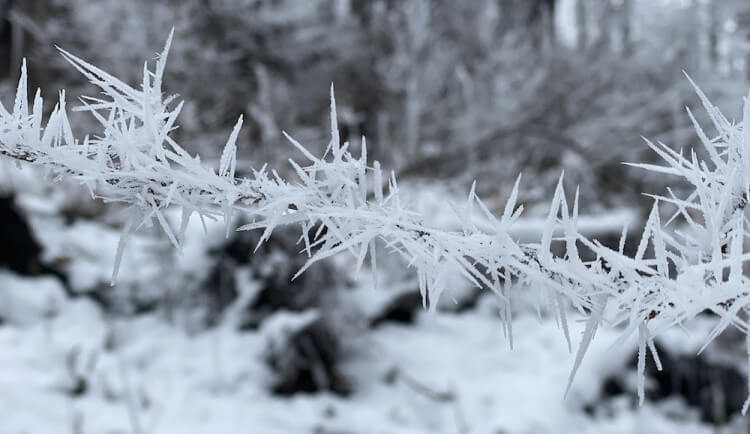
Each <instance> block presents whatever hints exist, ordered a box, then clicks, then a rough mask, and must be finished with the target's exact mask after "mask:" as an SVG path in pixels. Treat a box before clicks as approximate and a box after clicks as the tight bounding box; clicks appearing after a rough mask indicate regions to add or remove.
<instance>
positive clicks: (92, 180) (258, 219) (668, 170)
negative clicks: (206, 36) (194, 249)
mask: <svg viewBox="0 0 750 434" xmlns="http://www.w3.org/2000/svg"><path fill="white" fill-rule="evenodd" d="M171 41H172V36H171V35H170V37H169V39H168V40H167V44H166V47H165V48H164V50H163V52H162V53H161V54H160V56H159V58H158V60H157V62H156V65H155V67H154V69H153V70H150V69H149V68H148V67H147V65H144V69H143V80H142V82H141V84H140V87H139V88H133V87H131V86H129V85H127V84H125V83H123V82H122V81H120V80H118V79H117V78H116V77H114V76H112V75H110V74H108V73H106V72H104V71H102V70H101V69H99V68H97V67H95V66H93V65H91V64H89V63H87V62H85V61H83V60H81V59H79V58H77V57H75V56H74V55H72V54H70V53H68V52H67V51H64V50H60V51H61V53H62V55H63V57H64V58H65V59H66V60H67V61H68V62H70V64H71V65H72V66H73V67H74V68H76V69H77V70H78V71H80V72H81V73H82V74H83V75H84V76H85V77H86V78H87V79H88V80H89V81H91V83H93V84H94V85H96V86H98V87H99V88H100V89H101V91H102V94H103V96H99V97H82V98H81V101H82V103H83V105H82V107H80V108H77V110H81V111H86V112H88V113H89V114H91V115H92V116H93V117H94V118H95V119H96V120H97V121H98V123H99V126H100V130H99V131H96V132H94V133H92V134H90V135H87V136H86V137H84V138H83V139H82V140H81V139H77V138H75V137H74V136H73V133H72V129H71V127H70V123H69V121H68V117H67V112H66V104H65V95H64V93H63V94H61V95H60V98H59V102H58V104H57V105H56V106H55V108H54V110H53V111H52V113H51V114H50V116H49V119H48V120H47V122H46V124H44V122H43V119H42V97H41V95H40V93H39V91H37V92H36V94H35V96H34V98H33V102H32V103H31V104H29V101H28V95H27V83H26V77H27V73H26V66H25V63H24V65H23V67H22V69H21V78H20V80H19V84H18V90H17V93H16V98H15V101H14V104H13V107H12V110H10V111H8V110H6V109H5V108H4V107H3V106H2V105H0V154H2V155H5V156H7V157H10V158H13V159H16V160H18V161H23V162H27V163H30V164H35V165H39V166H42V167H44V168H45V169H46V170H48V171H49V172H50V173H51V175H53V177H54V179H59V178H62V177H66V178H71V179H74V180H77V181H78V182H80V183H81V184H83V185H84V186H86V187H87V188H88V190H89V191H90V193H91V196H92V198H99V199H102V200H104V201H105V202H119V203H122V204H125V205H126V206H127V209H128V214H127V215H128V218H127V221H126V224H125V226H124V229H123V234H122V239H121V242H120V245H119V247H118V249H117V259H116V262H115V264H116V265H115V268H114V271H113V282H114V280H115V278H116V276H117V271H118V268H119V264H120V258H121V257H122V253H123V251H124V249H125V247H126V244H127V240H128V237H129V236H130V235H131V234H132V233H133V232H135V231H137V230H138V229H140V228H141V227H142V226H144V225H147V226H148V225H151V224H153V223H154V221H155V222H156V223H157V224H158V225H159V226H160V227H161V228H162V230H163V231H164V232H165V234H166V236H167V237H168V238H169V239H170V241H171V242H172V243H173V244H174V246H175V247H176V248H180V246H181V243H182V240H183V238H184V235H185V230H186V227H187V223H188V221H189V219H190V217H191V216H192V215H193V214H198V216H199V217H200V218H218V217H223V218H224V220H225V222H226V225H227V234H228V233H229V229H230V222H231V221H232V215H233V214H234V213H235V212H238V213H243V214H245V215H246V216H247V217H248V218H249V219H250V221H252V222H253V223H251V224H249V225H246V226H243V227H241V228H239V230H250V229H261V230H263V235H262V237H261V242H262V241H265V240H267V239H268V237H269V236H270V235H271V233H272V231H273V230H274V229H275V228H276V227H277V226H279V225H289V224H296V225H298V226H299V227H300V229H301V236H300V242H301V243H302V244H303V246H304V251H305V253H306V255H307V256H308V258H309V259H308V262H307V263H306V264H305V265H304V266H303V267H302V269H300V270H299V273H302V272H303V271H304V270H306V269H307V268H308V267H309V266H311V265H312V264H314V263H315V262H317V261H320V260H322V259H325V258H327V257H329V256H332V255H335V254H337V253H340V252H349V253H350V254H351V255H352V256H353V257H354V258H356V264H357V265H356V267H357V270H359V269H360V268H361V267H362V265H363V264H364V261H365V259H366V257H367V256H368V254H369V256H370V261H371V264H372V268H373V269H374V268H375V264H376V261H375V257H374V252H375V243H381V244H384V245H385V246H386V248H387V249H388V250H389V251H390V252H392V253H394V254H398V255H401V256H402V257H403V258H404V259H405V261H406V262H407V264H408V265H409V266H410V267H413V268H414V270H415V271H416V273H417V276H418V280H419V288H420V291H421V293H422V296H423V300H424V304H425V307H428V308H429V309H435V307H436V305H437V303H436V301H437V299H438V298H439V297H440V294H441V292H442V291H443V290H444V289H445V286H446V285H447V282H448V277H449V274H448V273H450V272H451V271H448V270H459V271H460V273H461V274H462V275H463V276H464V277H465V278H466V279H468V280H469V281H470V282H471V283H472V284H474V285H476V286H478V287H483V288H486V289H489V290H491V291H493V292H494V293H495V294H496V295H497V297H498V299H499V300H500V302H501V303H502V304H503V306H501V312H502V314H503V321H504V322H505V329H506V331H507V332H508V334H509V335H511V330H512V328H511V322H512V319H511V315H510V312H511V309H510V300H511V297H510V291H509V289H510V288H511V287H512V288H524V287H528V286H533V287H535V288H540V289H541V291H542V295H543V296H542V297H541V299H540V300H541V301H540V302H546V304H545V306H543V307H546V308H547V309H549V310H550V311H551V312H552V313H554V314H555V315H556V316H557V317H558V319H559V323H560V324H561V326H562V328H563V332H564V336H565V338H566V339H567V340H568V344H569V345H570V333H569V331H568V326H567V324H568V322H567V319H566V311H567V309H568V308H569V307H570V306H573V307H574V308H575V309H577V310H578V311H579V312H580V313H581V314H583V315H585V316H587V317H588V323H587V325H586V329H585V331H584V334H583V337H582V340H581V343H580V345H579V349H578V354H577V356H576V359H575V364H574V366H573V369H572V371H571V378H570V383H572V380H573V376H574V374H575V372H576V371H577V370H578V368H579V366H580V363H581V361H582V359H583V355H584V353H585V352H586V349H587V348H588V347H589V344H590V342H591V340H592V339H593V337H594V335H595V332H596V330H597V328H598V327H599V326H600V325H601V324H602V323H607V324H610V325H622V326H623V329H624V332H623V335H622V339H625V338H627V337H628V336H631V335H632V334H637V336H638V348H639V355H638V371H639V375H640V377H641V382H640V386H639V395H640V399H641V401H643V397H644V390H643V389H644V388H643V376H644V375H645V368H644V367H645V361H646V360H645V359H646V352H647V351H649V350H650V351H651V352H652V355H653V356H654V359H655V361H656V363H657V367H659V363H658V356H657V354H656V352H655V350H654V348H655V347H654V345H653V340H654V337H655V336H657V335H658V334H659V333H660V332H662V331H663V330H665V329H666V328H669V327H671V326H674V325H676V324H680V323H683V322H685V321H687V320H690V319H691V318H693V317H695V316H696V315H698V314H699V313H701V312H703V311H705V310H709V311H711V312H714V313H715V314H716V324H715V327H714V329H713V331H712V333H711V334H710V335H709V336H708V338H707V340H706V344H708V343H709V342H710V341H711V340H712V339H713V338H715V337H716V336H718V335H719V334H720V333H721V332H722V331H723V330H724V329H726V328H727V327H729V326H730V325H731V326H734V327H736V328H738V329H739V330H741V331H742V332H743V333H746V334H747V331H748V320H747V315H746V313H745V312H746V311H747V309H748V308H750V292H748V290H746V289H745V288H748V287H750V285H749V284H750V282H748V278H747V277H746V276H745V275H744V273H743V266H744V265H745V263H746V262H747V261H748V259H750V252H745V248H744V243H743V240H744V238H745V237H746V236H748V235H750V234H749V233H748V228H747V225H746V223H747V220H746V217H745V208H746V205H747V202H748V199H749V198H750V103H749V102H748V99H747V98H746V99H745V109H744V118H743V121H742V122H740V123H738V124H733V123H730V122H729V121H727V119H726V118H725V117H724V116H723V115H722V114H721V113H720V112H719V111H718V109H716V108H715V107H714V106H713V105H711V103H710V102H709V101H708V99H707V98H706V97H705V95H703V93H702V92H701V91H700V89H698V87H697V86H696V87H695V89H696V92H698V95H699V96H700V98H701V100H702V101H703V105H704V107H705V109H706V110H707V111H708V113H709V115H710V117H711V120H712V122H713V126H714V128H715V129H716V130H717V131H718V135H717V136H716V137H715V138H709V136H708V135H707V134H706V133H705V132H704V131H703V129H702V128H701V126H700V125H699V124H698V123H697V122H696V121H695V119H694V118H693V117H692V114H691V113H689V112H688V115H689V116H690V117H691V119H693V121H694V124H695V128H696V131H697V132H698V136H699V138H700V140H701V146H702V149H703V151H704V152H705V154H706V155H707V156H708V159H707V160H703V159H702V157H699V155H698V153H697V152H696V151H694V150H691V151H690V152H689V154H688V155H685V154H684V153H682V152H679V153H678V152H675V151H673V150H672V149H671V148H669V147H668V146H666V145H664V144H662V143H658V144H654V143H651V142H649V141H647V144H648V146H649V147H651V148H652V149H653V150H654V152H656V153H657V154H658V155H659V156H660V157H661V158H662V160H663V161H664V163H665V165H664V166H658V165H651V164H632V166H634V167H638V168H641V169H646V170H650V171H655V172H658V173H663V174H665V175H672V176H677V177H680V178H682V179H683V181H686V182H687V183H688V184H690V185H691V186H692V188H693V191H692V193H691V194H689V195H688V196H687V197H686V198H684V199H683V198H679V197H677V196H676V195H675V194H673V193H672V191H671V190H669V191H668V193H669V194H668V195H667V196H659V197H656V202H655V204H654V207H653V210H652V212H651V214H650V216H649V218H648V220H647V222H646V225H645V227H644V229H643V235H642V237H641V240H640V244H639V245H638V249H637V251H636V254H635V256H634V257H629V256H627V255H625V254H624V253H623V246H624V244H625V233H626V231H623V235H622V239H621V241H620V247H619V249H618V250H612V249H609V248H607V247H604V246H602V245H601V244H599V243H598V242H597V241H596V240H589V239H587V238H586V237H584V236H583V235H581V234H580V233H579V232H578V230H577V220H578V192H577V191H576V194H575V196H574V199H573V202H572V204H569V203H568V199H567V197H566V194H565V191H564V189H563V183H562V177H561V178H560V182H559V183H558V185H557V188H556V189H555V193H554V196H553V199H552V202H551V206H550V211H549V214H548V217H547V220H546V225H545V228H544V231H543V233H542V237H541V240H540V242H538V243H520V242H518V241H516V240H514V239H512V238H511V236H510V235H509V229H510V228H511V227H512V225H513V224H514V223H515V222H516V221H517V220H518V219H519V217H520V215H521V212H522V210H523V207H522V206H519V205H517V203H516V202H517V198H518V190H519V183H520V177H519V178H518V180H516V183H515V185H514V187H513V190H512V192H511V195H510V197H509V198H508V201H507V203H506V205H505V209H504V211H503V213H502V215H501V216H499V217H497V216H495V215H493V214H492V213H491V212H490V211H489V209H488V208H487V207H486V206H485V204H484V203H483V202H482V201H481V200H480V199H479V197H477V195H476V193H475V189H474V187H472V189H471V191H470V192H469V195H468V197H467V200H466V203H465V206H463V207H459V208H457V212H458V213H459V214H460V217H461V221H462V222H463V225H464V226H463V229H462V230H461V231H458V232H451V231H444V230H440V229H436V228H431V227H428V226H426V225H425V224H424V223H423V219H422V218H421V216H420V215H418V214H416V213H414V212H413V211H410V210H409V209H408V208H406V207H404V206H403V204H402V201H401V200H400V196H399V189H398V184H397V182H396V179H395V176H394V175H393V174H392V173H391V174H390V176H387V175H384V174H383V171H382V170H381V168H380V165H379V164H378V163H377V162H374V163H373V164H372V165H369V163H368V160H367V145H366V142H364V141H363V144H362V152H361V155H359V156H358V157H355V156H353V155H352V154H351V153H350V152H349V144H348V143H341V141H340V138H339V132H338V125H337V121H336V103H335V99H334V96H333V88H331V141H330V142H329V144H328V146H327V149H326V152H325V153H324V156H323V157H317V156H315V155H313V154H312V153H310V152H309V151H308V150H307V149H306V148H305V147H304V146H303V145H302V144H300V143H298V142H297V141H295V140H294V139H293V138H292V137H290V136H289V135H286V134H285V135H286V137H287V138H288V139H289V141H290V142H291V143H292V145H293V146H294V147H295V148H296V149H297V150H298V151H299V152H301V153H302V155H303V156H304V157H305V162H299V161H296V160H293V159H290V160H289V163H290V164H291V166H292V167H293V168H294V170H295V172H296V174H297V177H298V179H297V180H296V181H295V182H290V181H287V180H285V179H283V178H281V176H279V175H278V173H276V171H273V170H272V171H270V172H269V171H268V170H267V169H266V167H265V166H264V167H263V168H261V169H258V170H256V171H254V173H253V174H252V176H250V177H249V178H248V177H243V178H237V177H236V176H235V168H236V150H237V147H236V141H237V138H238V135H239V132H240V128H241V126H242V118H240V119H239V120H238V122H237V124H236V125H235V127H234V129H233V130H232V132H231V133H230V135H229V138H228V140H227V142H226V144H225V145H224V151H223V153H222V156H221V160H220V164H219V168H218V171H217V170H214V169H212V168H208V167H206V166H205V165H203V164H202V163H201V161H200V158H199V157H198V156H192V155H190V154H189V153H188V152H187V151H185V150H184V149H183V148H182V147H181V146H180V145H179V144H178V143H177V142H176V141H175V140H174V139H173V138H172V137H171V135H170V134H171V132H172V131H173V130H174V129H175V128H177V123H176V121H177V117H178V115H179V113H180V109H181V108H182V103H177V102H176V101H175V98H174V97H165V95H164V94H163V92H162V79H163V75H164V70H165V64H166V60H167V55H168V53H169V46H170V44H171ZM746 132H748V133H747V134H746ZM701 155H703V154H701ZM384 179H386V180H387V187H386V188H385V190H386V191H383V180H384ZM659 201H662V202H668V203H670V204H672V205H674V206H675V207H676V208H677V212H676V213H675V214H674V215H673V216H672V217H671V218H670V219H669V221H668V222H667V223H666V224H664V225H663V224H662V222H661V217H660V214H659V209H658V202H659ZM170 206H177V207H180V208H181V209H182V222H181V224H180V229H179V231H178V232H177V233H173V231H172V229H171V227H170V225H169V224H168V222H167V218H166V216H165V215H164V211H165V210H166V209H167V208H168V207H170ZM475 211H476V212H479V214H480V215H481V218H482V219H483V221H484V222H485V223H486V222H489V224H483V225H482V226H481V228H480V226H478V225H476V224H475V223H474V222H473V221H472V214H473V212H475ZM696 214H698V215H700V216H701V218H700V219H695V218H694V215H696ZM675 219H679V220H680V221H681V222H683V223H684V225H685V227H687V228H688V229H689V230H684V231H680V230H675V231H667V230H666V229H665V227H666V225H668V224H670V222H672V221H673V220H675ZM553 240H560V241H563V242H564V243H565V245H566V255H565V257H562V258H561V257H555V256H553V254H552V252H551V249H550V246H551V244H552V242H553ZM577 243H581V244H582V245H584V246H585V247H586V248H588V249H590V250H591V251H593V252H594V253H595V255H596V258H595V259H594V260H593V261H583V260H582V259H581V258H580V256H579V253H578V245H577ZM649 246H650V247H652V250H653V252H654V257H653V258H650V257H649V258H647V257H645V253H646V251H647V250H648V248H649ZM670 269H671V270H675V273H673V274H672V275H670ZM299 273H298V274H299ZM509 339H512V335H511V336H509ZM511 342H512V340H511ZM748 348H750V339H749V340H748ZM570 383H569V386H568V387H570ZM748 404H750V402H748V403H746V405H745V407H744V409H743V412H746V411H747V407H748Z"/></svg>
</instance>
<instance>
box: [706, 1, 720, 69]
mask: <svg viewBox="0 0 750 434" xmlns="http://www.w3.org/2000/svg"><path fill="white" fill-rule="evenodd" d="M705 7H706V9H708V60H709V66H710V68H711V69H715V68H717V67H718V66H719V61H720V60H719V31H720V30H719V28H720V26H719V20H720V17H719V10H718V9H719V8H718V5H716V4H714V2H707V3H706V5H705Z"/></svg>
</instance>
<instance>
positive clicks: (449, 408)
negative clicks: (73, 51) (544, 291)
mask: <svg viewBox="0 0 750 434" xmlns="http://www.w3.org/2000/svg"><path fill="white" fill-rule="evenodd" d="M0 281H2V284H3V285H2V287H3V288H4V289H7V288H9V287H10V286H9V285H11V284H12V286H13V288H15V289H16V290H19V291H21V290H23V291H26V292H29V293H31V292H34V291H38V290H39V288H40V284H39V283H40V282H38V281H36V279H19V278H16V277H12V276H9V275H7V274H3V275H1V276H0ZM42 287H43V285H42ZM6 292H7V291H6ZM277 315H282V316H286V317H291V318H293V317H294V315H293V314H286V313H280V314H277ZM283 320H284V318H282V321H283ZM573 327H574V329H575V330H577V331H578V332H580V331H582V326H581V325H580V324H576V325H574V326H573ZM269 329H270V327H265V328H262V329H261V330H260V331H257V332H245V333H239V332H236V331H233V330H228V329H226V328H218V329H215V330H206V331H203V332H200V333H197V334H194V335H190V334H188V333H186V332H185V331H184V330H183V329H181V328H180V327H178V326H175V325H171V324H169V323H168V322H167V321H165V319H164V317H163V316H162V315H161V314H149V315H141V316H139V317H136V318H130V319H115V318H106V317H104V316H103V315H102V314H101V313H100V311H99V309H98V308H97V307H96V306H95V305H94V304H92V303H91V302H89V301H87V300H84V299H77V300H75V301H68V302H67V303H64V304H63V305H62V306H60V307H59V310H58V312H56V314H55V315H54V316H52V315H46V316H45V315H40V316H38V318H37V320H36V321H34V322H33V323H31V324H12V323H11V324H6V325H4V326H3V327H0V347H1V348H3V351H2V352H0V366H2V367H3V369H2V370H1V371H0V390H2V391H3V392H2V393H1V394H0V419H1V420H2V421H3V422H2V429H1V430H0V432H3V433H33V434H43V433H55V434H57V433H61V432H72V433H126V432H127V433H130V432H133V433H184V434H188V433H305V432H319V433H456V432H458V433H643V432H649V433H672V432H680V433H712V432H714V431H713V428H711V427H708V426H705V425H701V424H699V423H697V422H695V421H694V420H691V419H690V418H689V417H687V418H686V417H685V414H686V413H685V412H679V413H678V414H679V415H680V417H679V418H675V419H670V418H669V417H668V416H665V412H664V411H660V410H659V409H658V408H656V407H654V406H652V405H650V404H647V405H646V406H644V407H643V408H638V409H633V408H631V406H630V405H629V404H628V403H627V402H626V401H623V402H621V405H619V406H616V411H615V412H614V413H613V414H612V415H611V416H607V417H600V418H592V417H591V416H590V415H588V414H586V413H585V412H584V411H583V407H584V406H585V405H586V404H591V403H592V402H593V401H595V400H596V399H597V398H598V392H599V388H600V387H601V384H602V381H603V379H604V378H605V377H606V376H607V375H610V374H613V373H615V372H617V371H618V370H621V369H623V367H624V366H625V365H626V364H627V363H628V362H629V361H630V357H632V351H633V345H622V346H618V347H614V348H613V347H610V345H611V344H612V342H614V341H615V340H616V337H617V336H618V335H617V333H616V331H612V330H604V331H602V332H601V333H600V335H599V336H598V337H597V339H596V340H595V341H594V344H593V345H594V347H593V348H592V349H591V350H590V351H589V353H588V356H587V358H586V359H585V360H584V363H583V366H582V367H581V370H580V372H579V373H578V375H577V378H576V380H575V383H574V385H573V388H572V390H571V392H570V394H569V396H568V397H567V399H565V398H564V397H563V394H564V391H565V385H566V382H567V379H568V375H569V373H570V369H571V366H572V363H573V355H572V354H571V353H569V352H568V349H567V346H566V344H565V340H564V339H563V337H562V333H561V331H560V330H559V329H558V327H557V326H556V324H555V322H554V320H552V319H550V318H542V319H539V318H537V317H536V316H535V315H533V314H531V313H521V314H519V315H518V317H517V318H516V321H515V323H514V334H515V336H514V337H515V339H514V346H515V347H514V348H513V349H512V350H511V349H510V348H509V346H508V342H507V341H506V340H505V339H504V338H503V332H502V328H501V323H500V321H498V319H497V318H496V317H495V315H494V309H493V302H492V300H491V299H489V298H488V299H486V300H485V302H483V303H481V305H480V307H479V308H477V309H476V311H471V312H467V313H464V314H451V313H437V314H428V313H421V314H420V315H419V316H418V319H417V321H416V324H414V325H388V324H386V325H383V326H381V327H379V328H377V329H375V330H372V331H368V332H367V333H363V334H362V335H361V336H360V337H359V339H358V340H357V343H356V344H355V346H354V347H355V348H353V350H356V351H352V352H351V353H352V355H351V357H350V358H348V360H346V361H345V364H344V372H345V374H346V375H347V376H348V378H349V379H350V380H351V381H352V382H353V383H354V387H353V389H354V393H353V394H352V396H350V397H346V398H342V397H338V396H334V395H332V394H327V393H322V394H312V395H304V394H303V395H297V396H294V397H292V398H280V397H274V396H272V395H271V394H270V393H269V389H270V386H271V381H272V379H273V373H272V372H271V371H270V370H269V369H268V368H267V367H266V365H265V363H264V359H263V354H264V349H265V348H266V345H268V344H269V339H270V338H272V335H273V333H272V332H271V331H270V330H269ZM696 341H697V340H696ZM80 381H85V386H82V385H81V384H79V382H80ZM81 387H85V389H86V390H85V391H82V390H80V388H81ZM77 388H78V389H79V390H76V389H77ZM77 393H78V396H76V394H77Z"/></svg>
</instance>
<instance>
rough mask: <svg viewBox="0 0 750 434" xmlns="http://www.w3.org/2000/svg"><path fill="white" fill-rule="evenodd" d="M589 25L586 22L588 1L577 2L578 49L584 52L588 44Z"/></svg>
mask: <svg viewBox="0 0 750 434" xmlns="http://www.w3.org/2000/svg"><path fill="white" fill-rule="evenodd" d="M588 39H589V33H588V23H587V22H586V0H576V48H578V49H579V50H583V49H585V48H586V44H587V43H588Z"/></svg>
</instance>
